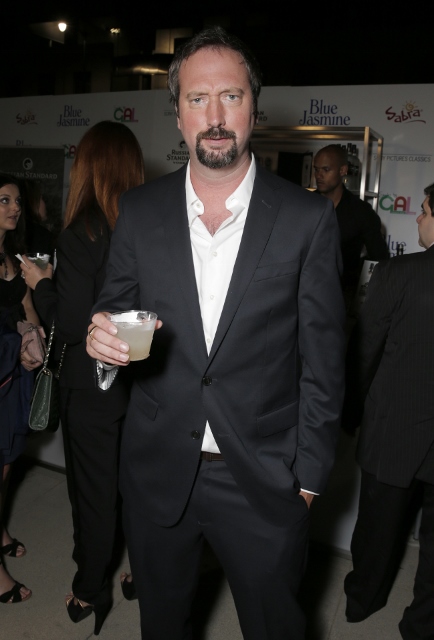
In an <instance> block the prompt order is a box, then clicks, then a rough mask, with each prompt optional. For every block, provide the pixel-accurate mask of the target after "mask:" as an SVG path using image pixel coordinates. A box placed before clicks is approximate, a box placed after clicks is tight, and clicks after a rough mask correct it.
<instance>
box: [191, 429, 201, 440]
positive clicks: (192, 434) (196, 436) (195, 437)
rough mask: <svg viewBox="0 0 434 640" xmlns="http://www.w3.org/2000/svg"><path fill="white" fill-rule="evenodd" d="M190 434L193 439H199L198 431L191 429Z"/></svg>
mask: <svg viewBox="0 0 434 640" xmlns="http://www.w3.org/2000/svg"><path fill="white" fill-rule="evenodd" d="M190 435H191V437H192V438H193V440H199V438H200V433H199V431H192V432H191V434H190Z"/></svg>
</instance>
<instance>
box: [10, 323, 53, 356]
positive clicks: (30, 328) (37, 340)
mask: <svg viewBox="0 0 434 640" xmlns="http://www.w3.org/2000/svg"><path fill="white" fill-rule="evenodd" d="M17 331H18V333H19V334H20V336H21V353H23V352H24V351H27V353H28V354H29V355H30V356H31V358H32V360H33V361H34V362H38V363H39V364H42V363H43V362H44V358H45V354H46V351H47V348H46V346H45V342H44V340H43V339H42V337H41V334H40V333H39V328H38V327H37V326H36V325H35V324H33V323H32V322H22V321H21V320H19V321H18V322H17Z"/></svg>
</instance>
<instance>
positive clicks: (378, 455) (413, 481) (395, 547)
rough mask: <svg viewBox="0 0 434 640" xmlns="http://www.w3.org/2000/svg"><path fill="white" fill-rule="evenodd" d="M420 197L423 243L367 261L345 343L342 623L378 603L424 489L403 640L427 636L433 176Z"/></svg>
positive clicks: (432, 489)
mask: <svg viewBox="0 0 434 640" xmlns="http://www.w3.org/2000/svg"><path fill="white" fill-rule="evenodd" d="M425 196H426V197H425V200H424V202H423V205H422V213H421V214H420V215H419V216H418V218H417V223H418V225H419V244H420V245H421V246H422V247H424V248H425V249H426V251H425V252H422V253H412V254H407V255H403V256H398V257H396V258H393V260H388V261H387V262H380V263H379V264H378V265H377V266H376V267H375V269H374V272H373V275H372V277H371V280H370V283H369V286H368V291H367V296H366V301H365V303H364V305H363V307H362V310H361V314H360V318H359V321H358V324H357V325H356V327H355V331H354V334H353V336H352V338H351V341H350V345H349V349H348V359H347V360H348V369H347V377H348V384H347V395H346V401H345V411H344V421H345V426H346V428H347V429H349V428H350V427H351V426H352V427H353V428H356V427H357V426H358V425H359V424H360V422H362V425H361V430H360V437H359V442H358V448H357V460H358V462H359V464H360V466H361V468H362V484H361V490H360V503H359V514H358V519H357V522H356V527H355V530H354V534H353V538H352V542H351V552H352V556H353V565H354V569H353V571H351V573H349V574H348V575H347V577H346V579H345V593H346V595H347V609H346V615H347V619H348V621H349V622H360V621H361V620H364V619H365V618H367V617H368V616H370V615H371V614H373V613H374V612H375V611H378V610H379V609H381V608H382V607H384V606H385V604H386V602H387V597H388V594H389V591H390V588H391V586H392V583H393V580H394V578H395V575H396V572H397V570H398V564H399V558H400V555H401V554H402V551H403V548H404V544H405V540H406V536H407V534H408V531H409V525H410V524H411V516H410V518H409V513H410V511H411V505H412V501H413V499H414V498H415V496H416V494H417V493H420V492H422V494H423V502H422V524H421V527H420V532H419V536H420V538H419V539H420V555H419V565H418V568H417V572H416V579H415V586H414V599H413V602H412V603H411V605H410V606H409V607H407V608H406V609H405V611H404V615H403V618H402V620H401V622H400V625H399V629H400V632H401V635H402V637H403V638H404V640H432V639H433V638H434V586H433V585H434V330H433V318H434V284H433V283H434V217H433V211H434V184H432V185H430V186H429V187H427V188H426V189H425ZM363 405H364V406H363ZM362 415H363V420H362ZM409 520H410V521H409Z"/></svg>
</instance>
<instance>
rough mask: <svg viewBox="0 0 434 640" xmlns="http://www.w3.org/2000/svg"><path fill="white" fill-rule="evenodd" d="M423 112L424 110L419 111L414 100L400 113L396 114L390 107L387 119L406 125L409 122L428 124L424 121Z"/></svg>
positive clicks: (386, 112) (387, 111) (406, 104)
mask: <svg viewBox="0 0 434 640" xmlns="http://www.w3.org/2000/svg"><path fill="white" fill-rule="evenodd" d="M422 111H423V109H419V107H418V106H417V104H415V102H414V100H409V101H408V102H406V103H405V105H404V106H403V108H402V109H401V111H400V112H399V113H397V112H395V111H394V110H393V108H392V107H389V108H388V109H386V111H385V114H386V115H387V119H388V120H393V122H398V123H400V122H402V123H404V124H407V123H408V122H423V123H424V124H426V120H422V118H421V114H422Z"/></svg>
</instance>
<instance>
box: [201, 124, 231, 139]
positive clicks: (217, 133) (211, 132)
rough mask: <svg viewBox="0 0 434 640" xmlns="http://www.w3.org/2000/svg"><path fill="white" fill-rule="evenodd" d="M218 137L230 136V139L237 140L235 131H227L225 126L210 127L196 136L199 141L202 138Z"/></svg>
mask: <svg viewBox="0 0 434 640" xmlns="http://www.w3.org/2000/svg"><path fill="white" fill-rule="evenodd" d="M217 138H229V139H230V140H235V139H236V135H235V131H227V129H224V128H223V127H210V128H209V129H208V130H207V131H202V132H201V133H198V134H197V136H196V140H197V142H200V141H201V140H215V139H217Z"/></svg>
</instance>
